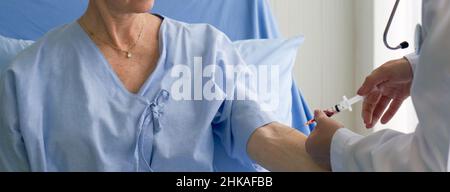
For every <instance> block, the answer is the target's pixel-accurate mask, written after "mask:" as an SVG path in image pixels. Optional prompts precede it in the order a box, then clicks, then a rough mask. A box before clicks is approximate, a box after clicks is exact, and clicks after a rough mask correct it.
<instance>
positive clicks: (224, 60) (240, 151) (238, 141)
mask: <svg viewBox="0 0 450 192" xmlns="http://www.w3.org/2000/svg"><path fill="white" fill-rule="evenodd" d="M219 47H221V48H222V49H223V50H222V52H221V53H220V54H219V55H222V57H221V59H220V60H221V61H218V63H219V64H221V65H223V66H227V65H228V66H230V65H234V67H235V68H240V67H243V68H245V66H247V65H246V64H245V62H244V60H243V59H242V58H241V56H240V55H239V53H238V52H237V51H236V50H235V48H234V47H233V46H232V44H231V41H229V39H228V38H225V39H224V40H223V42H222V43H220V46H219ZM235 64H237V65H235ZM225 74H226V76H227V77H226V78H229V77H230V76H233V75H234V74H229V73H225ZM244 88H245V89H246V90H245V91H247V92H252V93H256V87H249V86H244V85H243V82H240V81H237V80H236V81H234V86H233V89H232V90H233V91H232V93H228V94H232V95H233V99H226V100H225V101H224V102H223V103H222V105H221V107H220V109H219V111H218V113H217V114H216V116H215V119H214V121H213V123H212V127H213V129H214V134H215V136H216V137H218V138H220V141H221V143H222V145H223V148H224V149H225V151H226V153H228V155H229V156H231V157H232V158H234V159H236V160H238V161H240V163H242V164H243V165H245V166H247V167H249V166H253V164H254V162H253V161H252V160H251V159H250V158H249V156H248V154H247V143H248V140H249V139H250V136H251V135H252V134H253V132H254V131H255V130H256V129H258V128H261V127H263V126H265V125H267V124H270V123H272V122H274V121H275V118H274V117H273V115H272V114H270V113H268V112H264V111H263V110H261V106H260V104H259V102H258V101H257V100H252V99H245V100H240V99H235V98H237V97H238V96H237V94H238V92H240V91H244V90H243V89H244ZM241 93H242V92H241ZM249 95H251V94H249Z"/></svg>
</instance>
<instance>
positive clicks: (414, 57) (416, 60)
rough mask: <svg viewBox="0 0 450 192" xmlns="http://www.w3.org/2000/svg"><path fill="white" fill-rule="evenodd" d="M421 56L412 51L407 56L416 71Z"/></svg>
mask: <svg viewBox="0 0 450 192" xmlns="http://www.w3.org/2000/svg"><path fill="white" fill-rule="evenodd" d="M419 58H420V55H418V54H417V53H411V54H408V55H406V56H405V59H407V60H408V61H409V64H410V65H411V68H412V70H413V73H414V71H416V66H417V64H418V63H419Z"/></svg>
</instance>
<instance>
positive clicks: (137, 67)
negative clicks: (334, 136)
mask: <svg viewBox="0 0 450 192" xmlns="http://www.w3.org/2000/svg"><path fill="white" fill-rule="evenodd" d="M153 3H154V2H153V0H120V1H118V0H95V1H93V0H91V1H90V2H89V7H88V9H87V11H86V13H85V14H84V15H83V16H82V17H81V18H80V19H79V20H77V21H76V22H73V23H71V24H67V25H64V26H62V27H59V28H57V29H55V30H53V31H51V32H49V33H48V34H47V35H46V36H45V37H43V38H42V39H41V40H39V41H38V42H37V43H35V44H34V45H32V46H31V47H30V48H28V49H27V50H25V51H24V52H23V53H21V54H20V55H19V56H18V57H17V58H16V60H15V61H14V62H13V63H12V64H11V65H10V66H9V68H8V69H7V70H6V71H5V73H3V74H2V76H1V77H2V79H1V80H0V82H1V85H0V171H216V167H217V165H215V162H216V161H215V158H216V157H215V155H214V154H215V145H214V143H220V146H222V147H223V148H224V149H225V150H224V151H225V152H226V154H227V155H228V156H229V157H230V158H231V159H234V160H236V161H237V162H239V163H240V164H241V165H243V166H252V165H253V163H255V162H256V163H259V164H260V165H262V166H263V167H265V168H267V169H269V170H272V171H322V170H326V169H327V168H328V167H324V169H322V167H321V166H319V165H316V164H315V163H313V162H312V160H311V158H310V157H309V156H308V155H307V153H306V152H305V147H304V143H305V139H306V137H305V136H304V135H303V134H301V133H299V132H298V131H296V130H295V129H292V128H289V127H287V126H284V125H281V124H279V123H276V122H274V121H273V120H272V118H271V116H270V115H269V114H268V113H266V112H263V111H262V110H261V109H260V105H258V103H257V102H256V101H254V100H253V101H252V100H233V99H226V98H221V99H214V100H207V99H196V98H193V99H191V100H189V99H186V100H176V99H174V97H173V96H172V94H173V93H171V91H170V90H171V86H173V84H174V82H175V81H176V78H174V77H173V75H171V69H172V68H174V66H175V65H177V64H183V65H184V66H187V67H188V68H190V69H192V70H195V63H196V62H195V60H196V59H194V58H195V57H197V58H198V57H201V58H202V59H201V62H200V64H201V65H203V67H206V66H212V69H213V71H224V74H225V78H219V76H220V75H217V76H215V75H213V79H214V81H213V82H215V83H216V84H217V86H218V87H219V88H224V87H221V84H222V81H224V80H223V79H229V77H230V76H233V74H230V73H227V72H226V71H227V70H225V68H226V66H232V65H235V66H236V65H245V64H244V63H243V62H242V59H241V58H240V56H239V55H238V54H237V52H236V51H235V49H234V48H233V46H232V44H231V43H230V41H229V39H228V38H227V37H226V36H225V35H224V34H222V33H221V32H219V31H218V30H216V29H214V28H213V27H211V26H208V25H201V24H198V25H191V24H186V23H182V22H179V21H175V20H172V19H169V18H163V17H161V16H157V15H152V14H148V11H149V10H150V9H151V8H152V6H153ZM197 63H198V59H197ZM219 69H221V70H219ZM216 77H217V78H216ZM237 84H238V83H234V84H233V86H231V87H227V88H226V89H229V90H231V93H232V94H235V92H236V91H237V90H238V89H239V86H238V85H237Z"/></svg>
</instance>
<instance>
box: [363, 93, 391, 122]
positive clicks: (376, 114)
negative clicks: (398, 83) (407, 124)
mask: <svg viewBox="0 0 450 192" xmlns="http://www.w3.org/2000/svg"><path fill="white" fill-rule="evenodd" d="M390 101H391V99H390V98H389V97H386V96H382V97H381V98H380V101H379V102H378V103H377V104H376V107H375V109H374V111H373V114H372V121H371V122H370V123H369V124H366V128H373V127H374V126H375V125H376V124H377V123H378V120H380V118H381V116H382V115H383V113H384V111H386V108H387V106H388V105H389V102H390Z"/></svg>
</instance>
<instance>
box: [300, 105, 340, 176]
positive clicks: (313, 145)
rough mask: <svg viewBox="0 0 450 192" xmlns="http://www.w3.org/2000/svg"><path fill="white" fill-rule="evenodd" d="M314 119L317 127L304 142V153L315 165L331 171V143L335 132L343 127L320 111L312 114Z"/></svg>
mask: <svg viewBox="0 0 450 192" xmlns="http://www.w3.org/2000/svg"><path fill="white" fill-rule="evenodd" d="M314 118H315V119H316V122H317V126H316V127H315V128H314V131H313V132H312V133H311V135H310V136H309V137H308V139H307V140H306V151H307V152H308V153H309V154H310V155H311V157H312V158H313V159H314V161H315V162H316V163H317V164H319V165H320V166H322V167H325V168H327V169H331V160H330V152H331V141H332V139H333V136H334V134H335V133H336V131H337V130H339V129H340V128H343V127H344V126H343V125H342V124H341V123H339V122H337V121H335V120H333V119H331V118H329V117H328V116H327V115H326V114H325V113H323V112H322V111H320V110H317V111H315V112H314Z"/></svg>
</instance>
